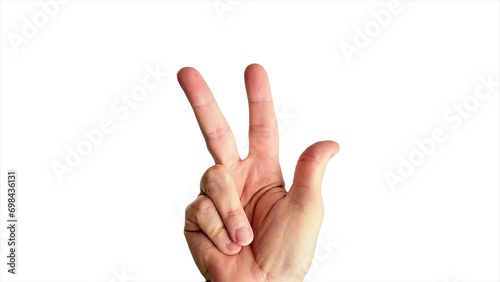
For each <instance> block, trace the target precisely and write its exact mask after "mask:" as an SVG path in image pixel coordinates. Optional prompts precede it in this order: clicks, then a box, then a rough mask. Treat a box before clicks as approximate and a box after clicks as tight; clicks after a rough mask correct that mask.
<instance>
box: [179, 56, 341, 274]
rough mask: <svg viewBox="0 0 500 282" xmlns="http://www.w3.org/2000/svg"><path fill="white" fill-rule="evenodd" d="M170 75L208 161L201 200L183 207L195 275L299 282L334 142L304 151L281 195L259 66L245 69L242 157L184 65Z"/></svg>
mask: <svg viewBox="0 0 500 282" xmlns="http://www.w3.org/2000/svg"><path fill="white" fill-rule="evenodd" d="M177 78H178V81H179V84H180V85H181V87H182V89H183V90H184V92H185V93H186V96H187V98H188V100H189V102H190V104H191V106H192V108H193V111H194V114H195V116H196V119H197V121H198V124H199V126H200V129H201V132H202V134H203V136H204V138H205V141H206V144H207V148H208V151H209V152H210V154H211V155H212V157H213V158H214V161H215V165H214V166H212V167H210V168H209V169H208V170H207V171H206V172H205V173H204V175H203V176H202V179H201V182H200V190H201V192H200V195H199V196H198V197H197V198H196V199H195V200H194V201H193V202H192V203H191V204H190V205H189V206H188V207H187V209H186V221H185V227H184V234H185V237H186V240H187V243H188V245H189V249H190V251H191V254H192V256H193V258H194V261H195V263H196V265H197V266H198V268H199V270H200V272H201V273H202V275H203V276H204V277H205V279H207V280H209V281H301V280H303V278H304V276H305V275H306V273H307V271H308V270H309V267H310V265H311V261H312V258H313V255H314V249H315V246H316V240H317V238H318V232H319V229H320V226H321V222H322V220H323V201H322V198H321V182H322V179H323V174H324V172H325V167H326V165H327V163H328V161H329V160H330V159H331V158H332V157H333V156H334V155H335V154H336V153H337V152H338V150H339V145H338V144H337V143H336V142H333V141H321V142H317V143H315V144H313V145H311V146H309V147H308V148H307V149H306V150H305V151H304V152H303V153H302V154H301V156H300V157H299V159H298V161H297V166H296V169H295V175H294V179H293V184H292V186H291V187H290V189H289V192H287V190H286V189H285V183H284V181H283V176H282V173H281V168H280V164H279V155H278V143H279V142H278V125H277V121H276V116H275V113H274V106H273V101H272V97H271V90H270V86H269V80H268V77H267V74H266V71H265V70H264V68H263V67H262V66H260V65H257V64H252V65H249V66H248V67H247V68H246V70H245V87H246V92H247V97H248V105H249V112H250V119H249V120H250V125H249V153H248V156H247V157H246V158H244V159H241V158H240V156H239V154H238V150H237V146H236V143H235V139H234V136H233V133H232V131H231V129H230V127H229V125H228V124H227V122H226V119H225V118H224V116H223V115H222V113H221V111H220V109H219V107H218V106H217V103H216V101H215V99H214V96H213V94H212V93H211V91H210V89H209V88H208V86H207V84H206V83H205V81H204V79H203V77H202V76H201V75H200V73H199V72H198V71H197V70H195V69H194V68H190V67H186V68H182V69H181V70H180V71H179V72H178V74H177Z"/></svg>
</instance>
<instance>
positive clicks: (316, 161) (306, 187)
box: [290, 141, 340, 206]
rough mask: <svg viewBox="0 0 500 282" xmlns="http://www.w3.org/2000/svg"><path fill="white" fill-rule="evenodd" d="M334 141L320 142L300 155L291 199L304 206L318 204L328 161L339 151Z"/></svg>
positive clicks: (291, 190) (291, 189)
mask: <svg viewBox="0 0 500 282" xmlns="http://www.w3.org/2000/svg"><path fill="white" fill-rule="evenodd" d="M339 149H340V147H339V144H337V143H336V142H334V141H320V142H316V143H314V144H312V145H311V146H309V147H308V148H307V149H306V150H305V151H304V152H303V153H302V155H300V157H299V160H298V161H297V166H296V167H295V175H294V177H293V184H292V187H291V188H290V197H292V199H293V200H294V201H296V202H297V203H300V204H301V205H303V206H310V205H315V204H317V200H318V199H320V197H321V182H322V181H323V175H324V174H325V168H326V165H327V164H328V161H329V160H330V159H331V158H332V157H333V156H334V155H335V154H337V152H338V151H339Z"/></svg>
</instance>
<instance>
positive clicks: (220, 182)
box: [201, 164, 227, 195]
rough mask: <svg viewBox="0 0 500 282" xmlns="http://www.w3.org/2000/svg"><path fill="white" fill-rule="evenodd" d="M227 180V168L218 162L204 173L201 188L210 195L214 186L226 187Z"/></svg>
mask: <svg viewBox="0 0 500 282" xmlns="http://www.w3.org/2000/svg"><path fill="white" fill-rule="evenodd" d="M226 182H227V177H226V169H225V168H224V166H223V165H220V164H217V165H214V166H212V167H210V168H209V169H207V171H206V172H205V173H204V174H203V177H202V179H201V190H202V191H203V192H204V193H206V194H207V195H210V194H211V193H210V192H212V193H213V191H214V190H213V189H214V188H220V187H224V184H225V183H226Z"/></svg>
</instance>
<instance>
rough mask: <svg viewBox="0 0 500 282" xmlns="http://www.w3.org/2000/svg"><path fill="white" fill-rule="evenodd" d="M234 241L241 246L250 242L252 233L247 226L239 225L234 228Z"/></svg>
mask: <svg viewBox="0 0 500 282" xmlns="http://www.w3.org/2000/svg"><path fill="white" fill-rule="evenodd" d="M235 235H236V241H238V244H240V245H242V246H246V245H248V244H250V242H251V240H252V233H251V232H250V229H249V228H248V227H240V228H238V229H236V234H235Z"/></svg>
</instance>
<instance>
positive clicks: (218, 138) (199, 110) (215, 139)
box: [177, 67, 240, 164]
mask: <svg viewBox="0 0 500 282" xmlns="http://www.w3.org/2000/svg"><path fill="white" fill-rule="evenodd" d="M177 80H178V81H179V84H180V85H181V87H182V89H183V90H184V93H186V96H187V98H188V100H189V103H190V104H191V107H192V108H193V111H194V114H195V116H196V120H197V121H198V125H199V126H200V129H201V132H202V134H203V137H204V138H205V142H206V144H207V148H208V151H209V152H210V154H211V155H212V157H213V158H214V161H215V163H217V164H229V163H232V162H236V161H239V160H240V156H239V154H238V148H237V146H236V142H235V140H234V135H233V132H232V131H231V128H230V127H229V125H228V123H227V121H226V119H225V118H224V115H223V114H222V112H221V111H220V109H219V106H218V105H217V102H216V101H215V98H214V96H213V94H212V91H210V88H208V85H207V83H206V82H205V80H204V79H203V77H202V76H201V74H200V73H199V72H198V71H197V70H196V69H194V68H191V67H185V68H182V69H181V70H180V71H179V72H178V73H177Z"/></svg>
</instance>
